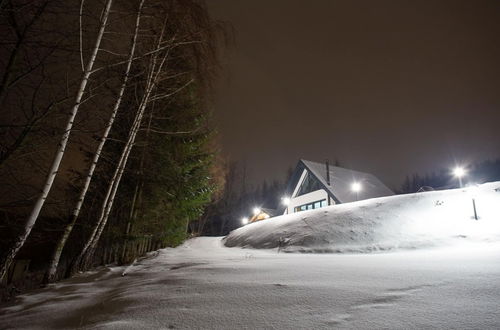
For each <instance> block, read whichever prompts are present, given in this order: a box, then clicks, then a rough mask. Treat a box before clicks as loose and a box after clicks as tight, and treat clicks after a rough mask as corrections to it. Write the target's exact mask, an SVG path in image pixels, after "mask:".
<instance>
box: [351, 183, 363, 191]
mask: <svg viewBox="0 0 500 330" xmlns="http://www.w3.org/2000/svg"><path fill="white" fill-rule="evenodd" d="M351 190H352V191H353V192H355V193H358V192H360V191H361V183H359V182H353V183H352V184H351Z"/></svg>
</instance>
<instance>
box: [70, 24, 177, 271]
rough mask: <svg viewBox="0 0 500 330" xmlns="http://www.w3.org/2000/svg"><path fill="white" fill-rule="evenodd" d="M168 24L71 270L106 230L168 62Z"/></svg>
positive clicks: (154, 53) (88, 254)
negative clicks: (96, 215)
mask: <svg viewBox="0 0 500 330" xmlns="http://www.w3.org/2000/svg"><path fill="white" fill-rule="evenodd" d="M166 24H167V19H165V20H164V23H163V26H162V30H161V33H160V35H159V36H158V42H157V44H156V47H155V49H154V50H153V51H152V52H151V54H152V55H151V60H150V65H149V72H148V75H147V78H146V83H145V88H144V94H143V96H142V99H141V102H140V104H139V106H138V109H137V112H136V115H135V118H134V122H133V124H132V127H131V129H130V133H129V136H128V138H127V142H126V144H125V147H124V149H123V151H122V153H121V156H120V160H119V161H118V164H117V167H116V169H115V172H114V173H113V177H112V178H111V181H110V183H109V186H108V189H107V192H106V196H105V198H104V200H103V203H102V207H101V212H100V215H99V218H98V220H97V223H96V224H95V226H94V229H93V231H92V234H91V235H90V237H89V239H88V240H87V242H86V243H85V245H84V247H83V249H82V251H81V253H80V254H79V255H78V257H77V258H76V260H75V262H74V264H73V267H72V270H71V272H72V273H74V272H76V271H77V270H78V269H79V268H80V267H81V265H80V264H81V263H82V261H83V263H84V265H85V264H86V263H87V262H88V260H89V257H90V255H91V254H92V252H93V249H94V248H95V246H96V245H97V242H98V241H99V238H100V236H101V234H102V231H103V230H104V227H105V226H106V223H107V220H108V218H109V214H110V212H111V208H112V207H113V202H114V199H115V196H116V192H117V191H118V187H119V185H120V181H121V178H122V175H123V172H124V171H125V167H126V165H127V161H128V158H129V155H130V151H131V150H132V147H133V145H134V143H135V139H136V136H137V133H138V131H139V129H140V127H141V123H142V118H143V116H144V112H145V110H146V107H147V106H148V102H149V100H150V97H151V95H152V92H153V90H154V88H155V85H156V84H157V83H158V79H159V77H160V74H161V73H162V69H163V67H164V65H165V64H166V61H167V58H168V51H166V52H162V50H164V49H165V48H167V47H166V46H165V45H164V43H165V41H164V40H163V39H164V34H165V29H166Z"/></svg>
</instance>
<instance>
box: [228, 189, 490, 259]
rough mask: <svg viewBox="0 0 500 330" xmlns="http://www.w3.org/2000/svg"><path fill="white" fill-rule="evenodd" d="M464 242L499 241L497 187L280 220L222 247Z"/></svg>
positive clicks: (378, 201)
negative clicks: (475, 214) (474, 206)
mask: <svg viewBox="0 0 500 330" xmlns="http://www.w3.org/2000/svg"><path fill="white" fill-rule="evenodd" d="M473 200H474V201H475V205H476V211H477V215H478V218H479V220H477V221H476V220H475V216H474V208H473ZM464 240H467V241H499V240H500V182H492V183H485V184H482V185H479V186H473V187H467V188H463V189H451V190H443V191H430V192H422V193H416V194H408V195H399V196H389V197H381V198H374V199H369V200H363V201H359V202H354V203H346V204H339V205H333V206H329V207H325V208H321V209H317V210H310V211H303V212H299V213H293V214H289V215H283V216H279V217H275V218H271V219H268V220H264V221H260V222H257V223H252V224H249V225H247V226H244V227H241V228H239V229H236V230H234V231H232V232H231V233H229V235H228V236H226V237H225V238H224V244H225V245H226V246H227V247H235V246H239V247H252V248H279V249H280V250H283V251H286V252H315V253H318V252H372V251H383V250H393V249H412V248H420V247H430V246H438V245H449V244H457V243H459V242H461V241H464Z"/></svg>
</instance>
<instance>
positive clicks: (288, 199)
mask: <svg viewBox="0 0 500 330" xmlns="http://www.w3.org/2000/svg"><path fill="white" fill-rule="evenodd" d="M281 202H282V203H283V205H286V214H288V205H290V197H286V196H285V197H283V198H281Z"/></svg>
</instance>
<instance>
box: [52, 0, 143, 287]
mask: <svg viewBox="0 0 500 330" xmlns="http://www.w3.org/2000/svg"><path fill="white" fill-rule="evenodd" d="M144 1H145V0H141V1H140V2H139V6H138V8H137V16H136V20H135V29H134V32H133V35H132V41H131V45H130V52H129V55H128V59H127V65H126V68H125V72H124V74H123V82H122V84H121V87H120V90H119V92H118V97H117V99H116V102H115V104H114V107H113V111H112V113H111V116H110V118H109V120H108V122H107V125H106V128H105V130H104V132H103V135H102V137H101V139H100V142H99V144H98V146H97V149H96V152H95V154H94V157H93V159H92V162H91V164H90V168H89V170H88V172H87V175H86V177H85V182H84V184H83V187H82V190H81V191H80V195H79V197H78V201H77V203H76V205H75V208H74V210H73V212H72V216H71V220H70V222H69V223H68V224H67V225H66V227H65V229H64V232H63V235H62V236H61V238H60V239H59V242H58V243H57V246H56V248H55V249H54V252H53V254H52V257H51V260H50V265H49V268H48V270H47V273H46V274H45V278H44V283H48V282H51V281H53V280H54V278H55V275H56V272H57V266H58V264H59V260H60V258H61V254H62V251H63V249H64V246H65V245H66V241H67V240H68V237H69V235H70V234H71V231H72V230H73V227H74V226H75V223H76V221H77V219H78V216H79V214H80V211H81V209H82V205H83V202H84V201H85V196H86V195H87V191H88V189H89V186H90V182H91V181H92V177H93V175H94V171H95V169H96V167H97V163H98V162H99V158H100V156H101V153H102V150H103V148H104V144H105V143H106V141H107V139H108V136H109V133H110V131H111V128H112V127H113V123H114V121H115V118H116V115H117V113H118V110H119V108H120V105H121V102H122V99H123V95H124V92H125V89H126V87H127V84H128V81H129V76H130V68H131V67H132V62H133V59H134V56H135V49H136V45H137V38H138V35H139V27H140V23H141V16H142V7H143V5H144Z"/></svg>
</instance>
